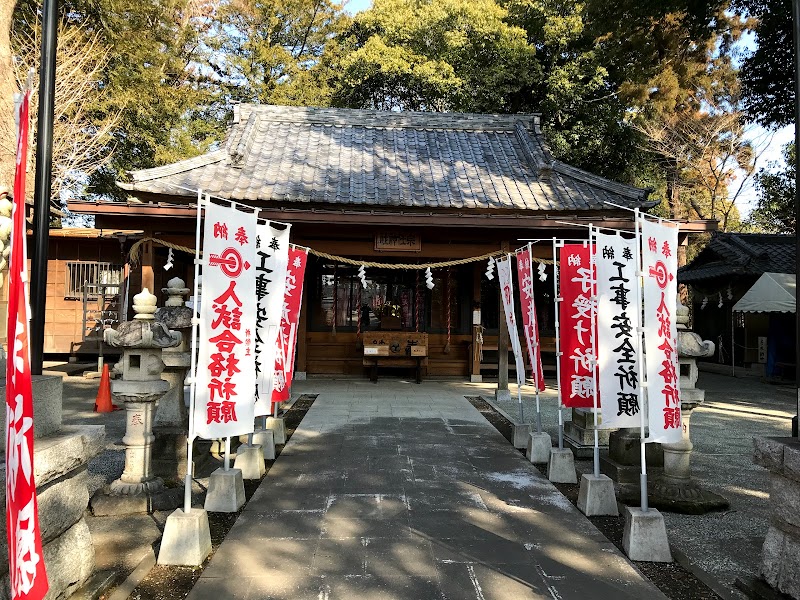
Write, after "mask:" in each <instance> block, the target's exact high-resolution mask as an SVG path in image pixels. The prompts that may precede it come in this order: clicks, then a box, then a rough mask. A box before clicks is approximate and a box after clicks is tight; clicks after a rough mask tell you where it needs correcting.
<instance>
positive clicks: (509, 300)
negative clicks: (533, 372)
mask: <svg viewBox="0 0 800 600" xmlns="http://www.w3.org/2000/svg"><path fill="white" fill-rule="evenodd" d="M497 281H498V283H499V284H500V295H501V296H502V298H503V312H504V313H505V315H506V327H508V339H509V340H510V341H511V349H512V350H513V352H514V364H515V365H516V368H517V385H519V386H522V385H524V384H525V359H524V358H523V356H522V346H521V345H520V343H519V333H518V332H517V319H516V316H515V315H514V283H513V281H512V279H511V256H510V255H509V256H508V257H507V258H503V259H501V260H498V261H497Z"/></svg>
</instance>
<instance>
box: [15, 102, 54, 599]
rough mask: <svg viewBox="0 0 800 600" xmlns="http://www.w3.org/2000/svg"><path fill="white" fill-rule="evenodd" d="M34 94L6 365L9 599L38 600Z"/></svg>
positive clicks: (21, 144)
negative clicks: (30, 238)
mask: <svg viewBox="0 0 800 600" xmlns="http://www.w3.org/2000/svg"><path fill="white" fill-rule="evenodd" d="M29 106H30V90H27V91H26V93H25V94H24V96H23V97H22V101H21V104H20V106H19V109H18V112H17V116H18V124H19V131H18V136H17V156H16V158H17V164H16V174H15V177H14V204H13V212H12V228H11V256H10V264H9V268H8V323H7V330H6V333H7V335H8V337H7V338H6V339H7V340H8V354H9V356H8V361H7V363H6V432H5V433H6V542H7V544H8V566H9V578H10V585H11V597H12V598H22V599H26V600H27V599H30V600H39V599H40V598H43V597H44V595H45V594H46V593H47V590H48V587H49V584H48V582H47V573H46V572H45V565H44V556H43V554H42V539H41V535H40V532H39V508H38V504H37V500H36V484H35V482H34V469H33V428H34V425H33V417H34V415H33V390H32V384H31V365H30V351H29V346H28V324H29V321H30V315H29V313H28V301H27V297H26V293H25V283H26V282H27V280H28V278H27V274H26V266H27V265H26V251H25V227H26V222H25V168H26V157H27V153H28V118H29V117H28V115H29Z"/></svg>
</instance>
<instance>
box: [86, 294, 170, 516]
mask: <svg viewBox="0 0 800 600" xmlns="http://www.w3.org/2000/svg"><path fill="white" fill-rule="evenodd" d="M133 310H134V312H135V313H136V316H135V317H134V318H133V320H132V321H125V322H123V323H120V325H119V327H118V328H117V329H107V330H106V331H105V335H104V338H105V342H106V343H107V344H109V345H110V346H112V347H114V348H121V349H122V361H121V363H122V379H121V380H115V381H114V382H113V384H112V387H111V393H112V395H113V396H114V399H115V400H117V401H118V402H122V403H123V404H124V405H125V411H126V414H125V417H126V428H125V436H124V437H123V438H122V441H123V443H124V444H125V470H124V471H123V473H122V476H121V477H120V478H119V479H117V480H115V481H113V482H112V483H111V485H110V486H109V487H108V488H107V489H106V490H104V493H103V494H101V495H98V496H96V497H95V498H93V500H92V510H93V511H94V512H95V514H96V515H97V514H115V513H116V514H120V513H131V512H150V511H152V510H153V501H152V496H153V495H154V494H155V493H157V492H159V491H160V490H162V489H163V487H164V482H163V481H162V480H161V479H160V478H158V477H156V476H155V475H154V474H153V472H152V466H151V452H152V444H153V439H154V437H153V413H154V409H155V405H156V402H158V400H159V399H160V398H161V397H162V396H163V395H164V393H165V392H166V391H167V390H168V389H169V383H167V382H166V381H164V380H163V379H161V373H162V372H163V371H164V362H163V360H162V351H163V350H164V348H172V347H174V346H177V345H178V344H180V342H181V334H180V333H178V332H175V331H170V330H169V329H167V328H166V327H165V326H164V325H163V324H162V323H159V322H157V321H156V320H155V318H154V316H153V315H154V313H155V312H156V297H155V296H153V295H152V294H151V293H150V291H149V290H148V289H147V288H145V289H144V290H142V292H141V293H139V294H137V295H136V296H134V297H133Z"/></svg>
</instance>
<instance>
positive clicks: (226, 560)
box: [189, 380, 664, 600]
mask: <svg viewBox="0 0 800 600" xmlns="http://www.w3.org/2000/svg"><path fill="white" fill-rule="evenodd" d="M293 392H295V393H316V394H319V395H318V397H317V399H316V401H315V403H314V405H313V407H312V408H311V410H310V411H309V412H308V414H307V415H306V417H305V419H304V420H303V422H302V423H301V425H300V427H299V428H298V429H297V430H296V431H295V433H294V435H293V436H292V438H291V440H290V441H289V443H288V444H287V446H286V448H285V449H284V450H283V452H282V453H281V455H280V457H279V459H278V460H277V462H276V463H275V465H274V466H273V467H272V469H271V470H270V472H269V473H268V475H267V477H266V478H265V479H264V481H263V482H262V484H261V486H260V487H259V489H258V490H257V491H256V493H255V494H254V496H253V497H252V498H251V500H250V501H249V503H248V504H247V506H246V508H245V510H244V512H243V513H242V514H241V515H240V517H239V518H238V520H237V521H236V523H235V525H234V526H233V528H232V529H231V531H230V532H229V534H228V536H227V537H226V538H225V541H224V542H223V544H222V545H221V546H220V548H219V549H218V551H217V553H216V554H215V555H214V557H213V558H212V560H211V562H210V564H209V565H208V567H207V568H206V569H205V571H203V574H202V576H201V578H200V580H199V581H198V583H197V584H196V585H195V587H194V589H193V590H192V592H191V593H190V595H189V600H204V599H213V600H219V599H220V598H228V599H240V598H241V599H245V598H247V599H266V598H287V599H288V598H291V599H292V600H304V599H308V600H312V599H313V600H321V599H322V600H334V599H351V598H358V599H359V600H371V599H376V600H378V599H381V600H383V599H395V598H396V599H404V600H427V599H438V600H442V599H451V600H463V599H467V598H476V599H477V600H493V599H503V600H525V599H527V598H551V599H563V600H567V599H571V598H580V599H581V600H585V599H586V598H614V599H624V598H649V599H658V598H664V596H663V595H662V594H661V592H659V591H658V590H657V589H656V588H655V587H654V586H653V585H652V584H650V582H649V581H647V580H646V579H645V578H644V577H643V576H642V575H641V574H640V573H639V572H638V571H637V570H636V569H635V568H634V567H633V566H632V565H631V564H630V563H629V562H628V561H627V559H626V558H625V557H624V556H623V555H622V554H620V552H619V551H618V550H617V549H616V548H615V547H614V546H613V544H611V543H610V542H609V541H608V540H607V539H606V538H605V537H604V536H603V535H601V534H600V533H599V532H598V531H597V529H596V528H595V527H594V526H593V525H592V524H591V523H590V522H589V521H588V520H587V519H586V518H585V517H584V516H583V515H582V514H581V513H579V512H578V511H577V509H575V508H574V507H573V506H572V504H570V503H569V501H567V500H566V499H565V498H564V497H563V496H562V495H561V494H560V493H559V492H558V491H557V490H556V489H555V488H554V487H553V486H552V485H551V484H550V483H549V482H548V481H547V480H546V478H544V477H543V476H542V475H541V474H540V473H539V472H538V471H537V470H536V469H535V468H534V467H533V466H532V465H531V464H530V463H529V462H528V461H527V460H525V458H524V457H523V456H522V455H521V454H520V453H519V452H517V451H515V450H514V449H513V448H512V447H511V446H510V445H509V444H508V442H507V441H506V440H505V439H504V438H503V437H502V436H501V435H500V434H499V433H497V431H496V430H495V429H494V428H493V427H492V426H491V425H490V424H489V423H488V422H486V421H485V420H484V418H483V417H482V416H481V415H480V414H479V413H478V411H477V410H475V409H474V408H473V407H472V405H470V404H469V403H468V402H467V401H466V400H465V399H464V396H465V395H475V390H474V389H472V388H470V387H469V386H468V385H465V384H458V383H450V382H431V383H423V384H422V385H416V384H413V383H407V382H404V381H398V380H381V381H380V382H379V383H378V384H377V385H374V384H371V383H369V382H366V381H330V380H311V381H305V382H297V383H296V385H295V389H293Z"/></svg>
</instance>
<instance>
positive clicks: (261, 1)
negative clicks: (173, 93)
mask: <svg viewBox="0 0 800 600" xmlns="http://www.w3.org/2000/svg"><path fill="white" fill-rule="evenodd" d="M348 23H349V18H348V17H347V15H345V14H344V13H343V12H342V10H341V6H340V5H338V4H334V3H333V2H331V1H330V0H230V1H229V2H226V3H224V4H223V5H222V6H221V7H220V9H219V11H218V12H217V15H216V19H215V24H214V25H213V27H212V28H211V32H210V35H209V36H208V39H207V43H208V45H209V47H210V48H211V49H212V52H211V53H210V55H209V64H210V66H211V67H212V69H213V70H214V72H215V74H216V76H217V80H218V82H219V84H220V85H221V87H222V88H223V90H224V92H225V94H226V96H227V97H229V98H230V99H232V100H240V101H244V102H260V103H273V104H288V105H297V106H324V105H328V104H329V103H330V96H331V93H332V90H331V86H330V82H329V81H330V79H331V78H332V73H331V68H332V62H333V61H332V60H331V59H329V57H328V56H327V55H326V53H328V55H330V54H332V53H335V49H336V48H337V44H336V42H335V41H334V38H335V37H336V36H337V35H339V34H340V33H341V32H342V31H343V30H344V29H345V28H346V26H347V25H348Z"/></svg>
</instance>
